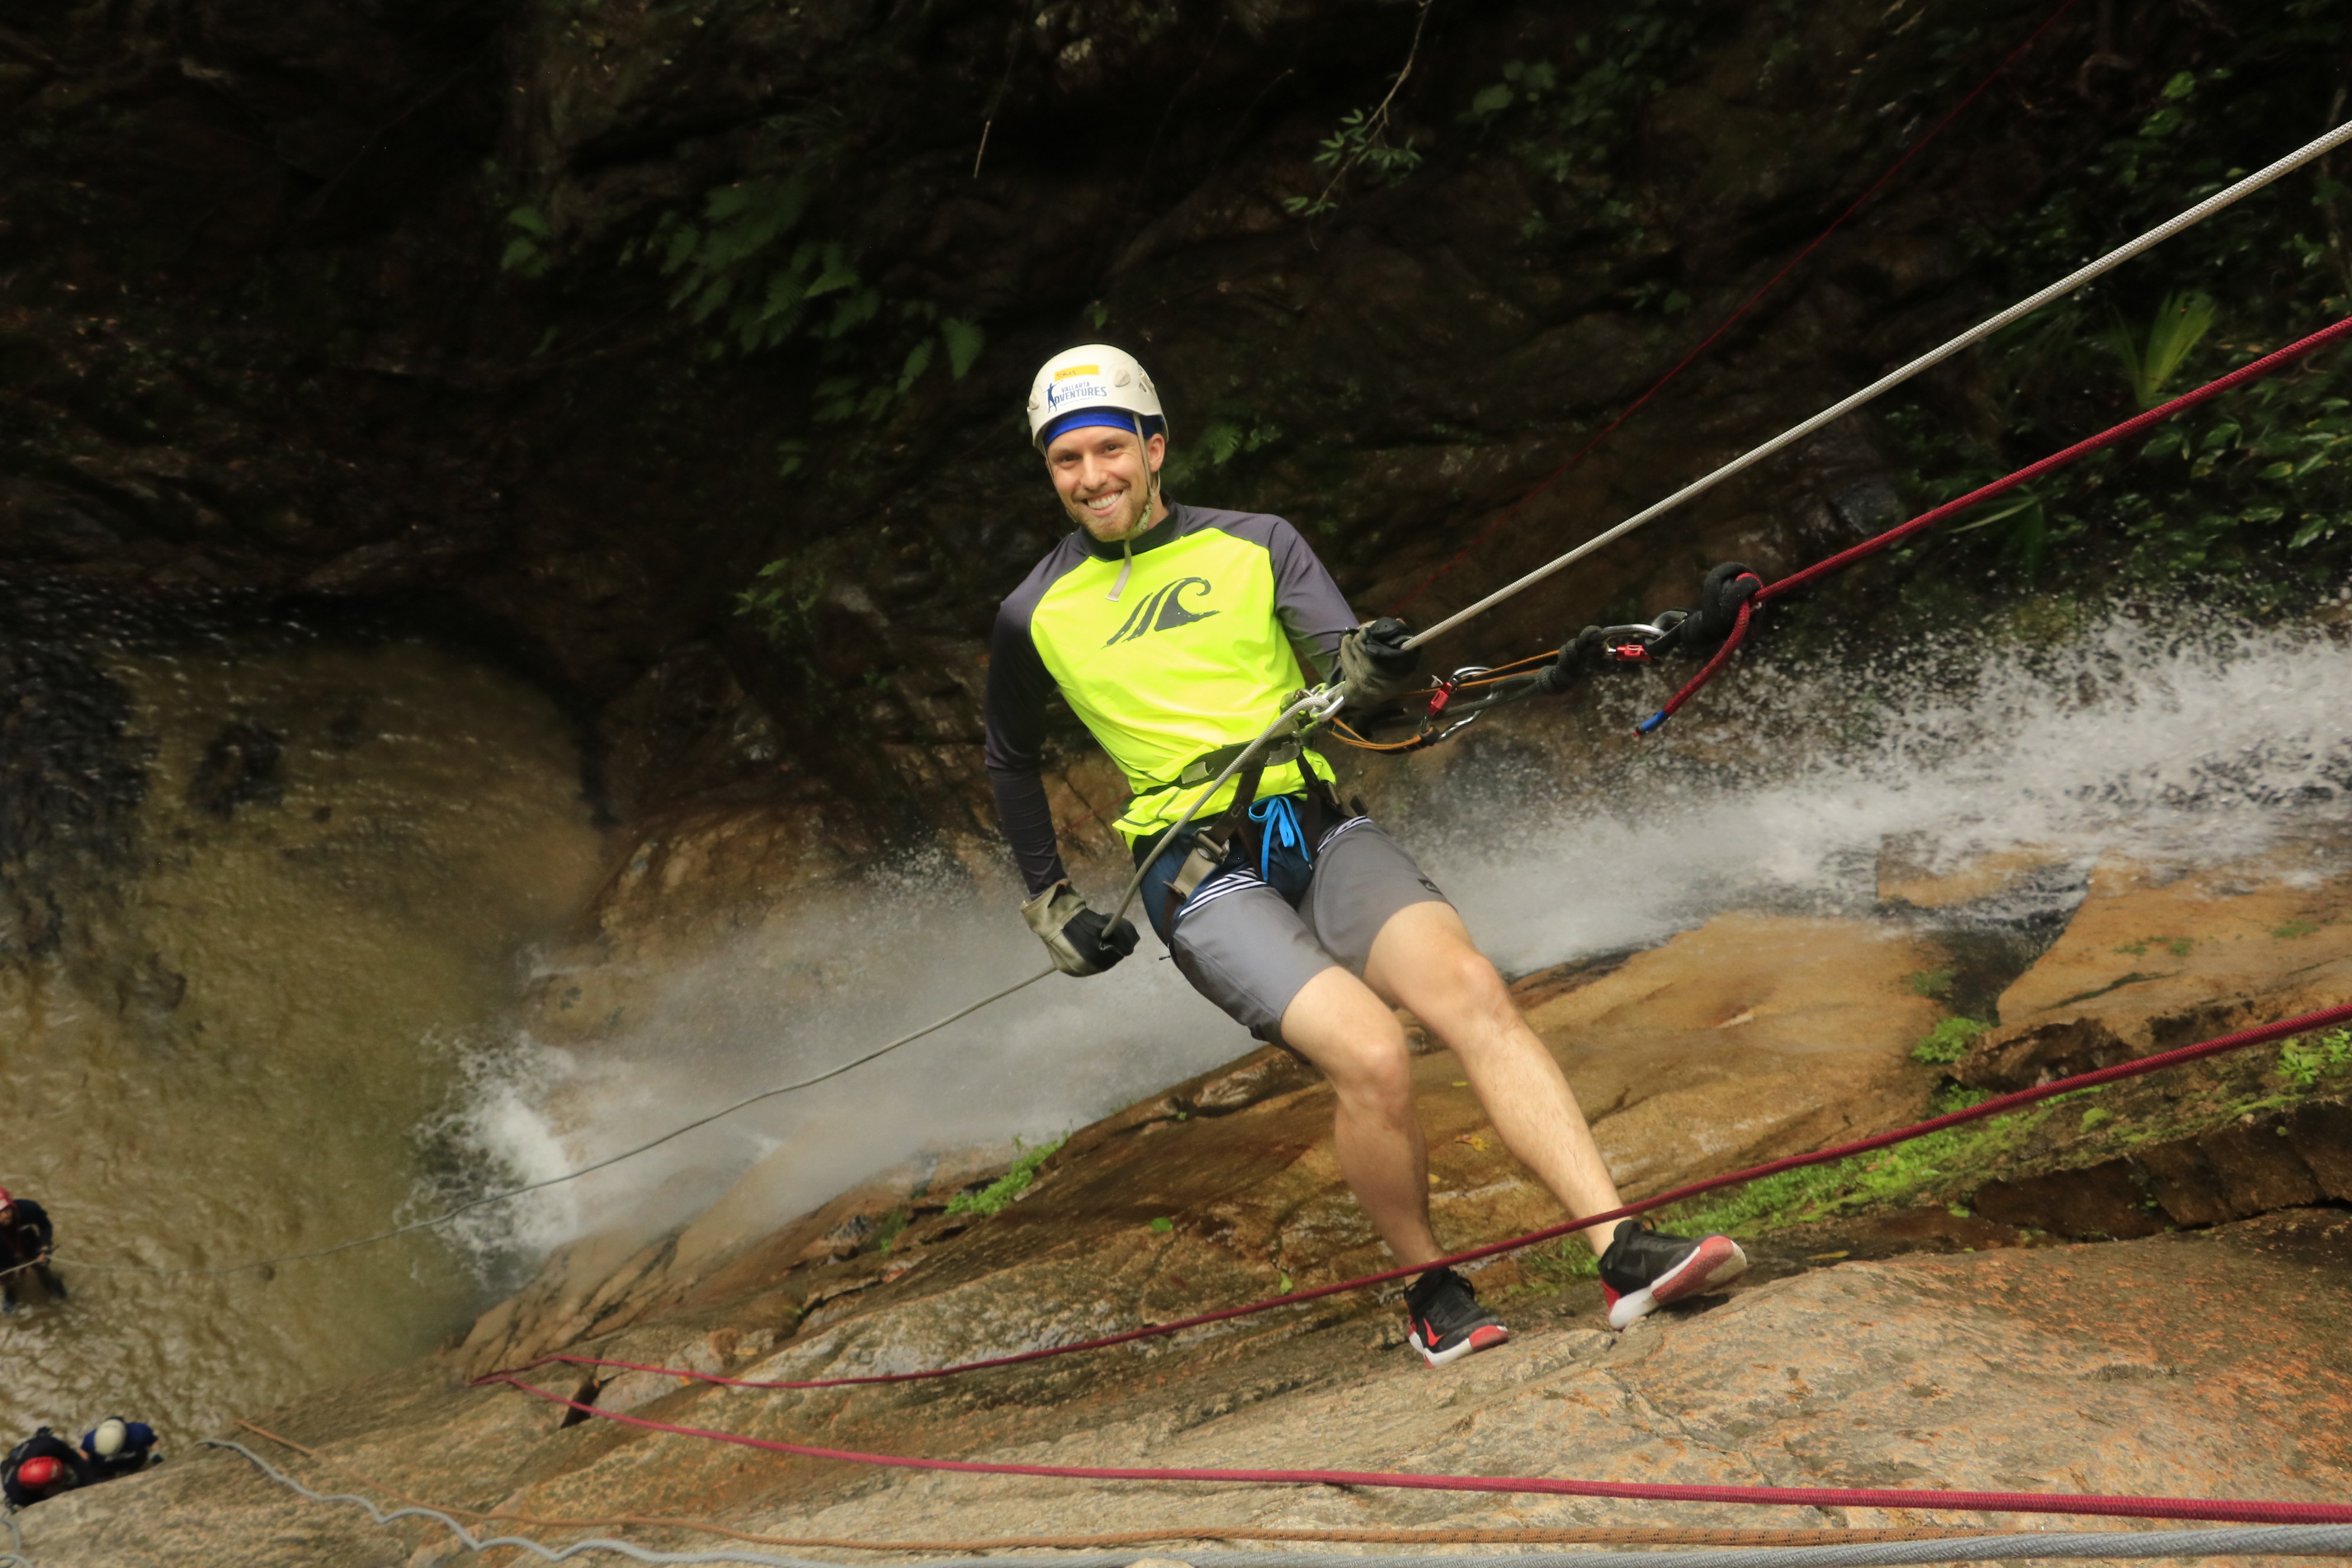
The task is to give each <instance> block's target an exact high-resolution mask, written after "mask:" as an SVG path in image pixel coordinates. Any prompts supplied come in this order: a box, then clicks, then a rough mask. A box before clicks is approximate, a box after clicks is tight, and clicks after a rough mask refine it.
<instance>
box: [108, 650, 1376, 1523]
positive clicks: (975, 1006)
mask: <svg viewBox="0 0 2352 1568" xmlns="http://www.w3.org/2000/svg"><path fill="white" fill-rule="evenodd" d="M1339 695H1340V694H1339V692H1336V691H1323V690H1318V691H1313V692H1309V693H1307V695H1306V696H1304V697H1301V698H1300V699H1299V700H1297V701H1296V702H1293V703H1292V704H1291V705H1290V706H1289V707H1287V708H1286V709H1284V710H1282V713H1281V716H1280V717H1278V718H1277V719H1276V720H1275V721H1274V722H1273V723H1271V724H1269V725H1267V726H1266V727H1265V730H1264V731H1262V732H1261V733H1260V734H1259V735H1258V737H1257V739H1256V740H1255V741H1252V742H1250V743H1249V744H1248V745H1247V746H1245V747H1244V748H1243V749H1242V753H1241V755H1239V756H1237V757H1235V758H1234V760H1233V762H1232V763H1229V764H1228V765H1227V766H1226V768H1225V771H1224V772H1223V773H1219V774H1218V775H1217V776H1216V777H1215V778H1214V779H1213V780H1211V781H1210V784H1209V787H1208V788H1207V789H1205V790H1203V791H1202V792H1201V794H1200V795H1199V796H1198V797H1197V798H1196V799H1195V800H1194V801H1193V802H1192V805H1190V806H1187V807H1186V808H1185V810H1184V814H1183V815H1182V816H1180V817H1178V818H1177V819H1176V826H1173V827H1171V828H1170V829H1169V835H1170V836H1171V837H1173V836H1174V835H1175V834H1177V833H1181V832H1182V831H1183V830H1184V828H1185V827H1186V826H1189V825H1190V824H1191V822H1192V818H1193V817H1194V816H1196V815H1198V813H1199V812H1200V809H1201V807H1202V805H1206V804H1207V803H1208V801H1209V800H1210V799H1211V798H1212V797H1213V796H1214V795H1216V793H1217V791H1218V790H1220V789H1222V788H1223V787H1224V783H1225V781H1226V780H1227V779H1229V778H1231V777H1233V776H1234V773H1238V772H1240V771H1241V769H1242V767H1243V765H1244V763H1247V762H1248V761H1249V759H1250V758H1252V757H1254V756H1255V755H1257V753H1258V752H1260V751H1262V750H1264V749H1265V745H1266V743H1267V742H1270V741H1272V740H1274V739H1275V738H1276V736H1278V735H1281V734H1283V733H1285V732H1286V731H1289V730H1291V729H1293V728H1296V727H1297V721H1298V719H1299V718H1300V716H1301V715H1302V714H1304V715H1307V718H1308V724H1309V727H1311V726H1312V725H1313V724H1316V723H1320V722H1321V721H1323V720H1325V719H1328V717H1330V715H1331V714H1332V713H1333V712H1336V711H1337V710H1338V707H1339ZM1148 868H1149V864H1148V863H1147V864H1146V865H1145V866H1139V867H1137V868H1136V871H1135V875H1134V877H1132V878H1131V879H1129V881H1128V884H1127V891H1126V892H1125V893H1123V894H1121V895H1120V896H1119V900H1118V909H1117V910H1114V911H1113V912H1112V914H1111V920H1112V921H1118V919H1119V917H1120V916H1122V915H1124V914H1126V913H1127V910H1128V906H1129V905H1130V904H1132V903H1133V902H1134V901H1135V895H1136V893H1137V892H1138V891H1139V889H1141V888H1142V886H1143V876H1144V872H1145V871H1146V870H1147V869H1148ZM1053 973H1056V971H1055V970H1054V969H1052V968H1050V967H1049V968H1045V969H1041V970H1039V971H1038V972H1037V973H1034V974H1033V975H1031V976H1029V978H1027V979H1026V980H1021V981H1016V982H1014V983H1013V984H1011V985H1008V986H1006V987H1005V988H1004V989H1003V990H1002V991H996V992H992V993H990V994H988V995H986V996H983V997H982V998H981V999H980V1000H979V1001H977V1002H974V1003H971V1005H968V1006H963V1007H959V1008H957V1009H956V1010H955V1011H954V1012H952V1013H950V1014H949V1015H948V1016H946V1017H944V1018H940V1019H936V1020H934V1021H933V1022H931V1023H929V1024H926V1025H924V1026H922V1027H921V1028H919V1029H917V1030H915V1031H914V1032H913V1033H912V1034H907V1035H901V1036H899V1037H898V1038H897V1039H895V1040H893V1041H891V1042H890V1043H889V1044H888V1045H887V1046H881V1047H876V1048H875V1049H873V1050H870V1051H868V1052H866V1054H865V1055H864V1056H862V1057H856V1058H851V1059H850V1060H848V1061H845V1062H843V1063H841V1064H840V1065H839V1066H838V1067H832V1068H826V1069H825V1070H824V1071H823V1072H821V1073H818V1074H816V1075H815V1076H814V1077H813V1078H804V1079H800V1080H799V1081H798V1082H796V1083H787V1084H782V1085H779V1086H778V1087H777V1088H774V1089H761V1091H760V1092H759V1093H757V1094H751V1095H746V1096H744V1097H743V1098H742V1099H741V1100H736V1101H735V1102H733V1103H732V1104H730V1105H723V1106H721V1107H719V1109H718V1110H714V1111H712V1112H710V1113H709V1115H707V1116H699V1117H697V1118H696V1119H695V1120H693V1121H688V1122H687V1123H685V1124H684V1125H682V1126H677V1127H673V1128H671V1129H670V1130H669V1131H667V1132H665V1133H663V1134H662V1135H661V1136H660V1137H658V1138H654V1139H649V1140H647V1141H646V1142H643V1143H640V1144H638V1145H637V1146H636V1147H635V1148H634V1149H624V1150H622V1151H621V1152H619V1153H617V1154H608V1155H606V1156H605V1157H604V1159H602V1160H598V1161H596V1162H595V1163H593V1164H587V1165H583V1166H581V1167H580V1168H579V1169H578V1170H576V1171H567V1172H565V1173H563V1174H562V1175H560V1176H549V1177H547V1178H546V1179H545V1180H543V1181H537V1182H530V1183H527V1184H524V1185H522V1186H520V1187H509V1188H508V1189H507V1190H506V1191H504V1192H497V1193H488V1194H484V1195H483V1196H481V1197H478V1198H469V1199H467V1201H466V1202H464V1203H462V1204H459V1205H457V1207H455V1208H453V1209H448V1210H446V1211H445V1212H443V1213H441V1214H437V1215H433V1216H432V1217H431V1218H429V1219H419V1220H411V1221H410V1222H409V1223H408V1224H406V1225H402V1226H394V1227H393V1228H392V1229H390V1230H380V1231H377V1232H376V1233H375V1234H374V1235H373V1236H362V1237H354V1238H353V1239H352V1240H350V1241H339V1242H337V1243H335V1244H334V1245H333V1246H331V1247H313V1248H311V1249H310V1250H309V1251H307V1252H286V1253H280V1254H278V1256H277V1257H274V1258H248V1259H247V1260H246V1261H245V1262H243V1263H230V1264H224V1265H221V1266H220V1267H217V1268H152V1267H149V1266H146V1265H142V1264H98V1263H81V1262H77V1263H76V1264H75V1265H74V1267H75V1268H80V1269H86V1270H89V1271H90V1272H93V1273H100V1274H146V1275H159V1276H165V1277H171V1278H178V1277H183V1276H189V1275H196V1276H213V1275H222V1274H241V1273H243V1272H244V1271H246V1270H247V1269H248V1268H274V1267H276V1266H277V1265H278V1264H280V1263H301V1262H306V1261H308V1260H310V1259H311V1258H331V1257H333V1256H334V1255H335V1254H336V1253H338V1252H349V1251H351V1250H352V1248H353V1247H373V1246H374V1245H375V1244H376V1243H378V1242H383V1241H391V1240H393V1239H394V1238H395V1237H403V1236H409V1235H412V1234H414V1233H415V1232H417V1231H420V1230H435V1229H438V1228H439V1227H440V1226H445V1225H447V1224H448V1223H449V1222H450V1221H451V1220H453V1219H456V1218H457V1217H459V1216H460V1215H466V1214H469V1213H471V1212H472V1211H474V1210H475V1209H478V1208H481V1207H483V1206H485V1205H489V1204H498V1203H505V1202H507V1201H508V1200H509V1199H511V1198H519V1197H521V1196H523V1195H525V1194H529V1193H536V1192H543V1191H545V1190H546V1189H547V1188H549V1187H556V1186H562V1184H564V1183H566V1182H576V1181H578V1180H579V1179H580V1178H581V1177H583V1176H585V1175H588V1174H589V1173H592V1172H595V1171H601V1170H604V1169H605V1168H606V1167H607V1166H611V1165H617V1164H619V1163H621V1162H622V1161H624V1160H633V1159H635V1158H636V1157H637V1156H638V1155H639V1154H643V1153H646V1152H648V1151H650V1150H654V1149H658V1148H660V1147H661V1146H662V1145H663V1144H665V1143H667V1142H670V1141H671V1140H672V1139H674V1138H681V1137H684V1136H685V1135H686V1134H687V1133H688V1132H692V1131H695V1130H696V1129H697V1128H701V1127H708V1126H709V1125H710V1124H711V1123H712V1122H714V1121H719V1120H720V1119H721V1118H723V1117H728V1116H732V1115H734V1114H735V1112H737V1111H739V1110H743V1109H745V1108H746V1107H748V1106H753V1105H757V1104H759V1103H760V1102H761V1100H773V1099H775V1098H776V1097H777V1096H778V1095H781V1094H795V1093H798V1092H799V1091H800V1090H802V1089H814V1088H815V1087H816V1086H817V1085H818V1084H821V1083H824V1082H825V1081H826V1080H827V1079H836V1078H839V1077H840V1076H841V1075H842V1074H844V1073H845V1072H850V1071H853V1070H855V1069H856V1068H862V1067H864V1066H865V1065H866V1063H867V1062H870V1061H873V1060H875V1059H876V1058H879V1057H886V1056H888V1055H889V1054H890V1053H891V1052H892V1051H895V1050H897V1049H898V1048H899V1047H902V1046H911V1045H913V1044H914V1043H915V1042H916V1041H917V1040H919V1039H921V1038H923V1037H925V1036H926V1035H936V1034H938V1033H939V1032H940V1030H941V1029H944V1028H946V1027H947V1026H949V1025H950V1024H953V1023H956V1022H958V1021H959V1020H961V1019H964V1018H969V1017H971V1016H972V1015H973V1014H974V1013H977V1012H979V1011H980V1010H981V1009H982V1008H983V1007H987V1006H991V1005H994V1004H995V1003H998V1002H1002V1001H1003V1000H1004V999H1005V998H1006V997H1007V996H1010V995H1012V994H1014V993H1015V992H1018V991H1025V990H1027V989H1028V988H1029V987H1030V986H1032V985H1034V984H1037V982H1039V981H1040V980H1043V979H1045V978H1046V977H1047V976H1048V975H1051V974H1053ZM713 1561H715V1560H713Z"/></svg>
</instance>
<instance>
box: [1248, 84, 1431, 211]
mask: <svg viewBox="0 0 2352 1568" xmlns="http://www.w3.org/2000/svg"><path fill="white" fill-rule="evenodd" d="M1388 134H1389V121H1388V114H1387V109H1386V105H1382V106H1381V108H1380V109H1379V110H1364V109H1351V110H1349V111H1348V112H1347V114H1346V115H1345V116H1344V117H1342V118H1341V120H1340V121H1339V130H1337V131H1335V132H1332V133H1331V134H1330V135H1329V136H1328V137H1326V138H1324V140H1323V141H1322V142H1320V143H1319V144H1318V147H1317V149H1316V153H1315V166H1316V167H1317V168H1318V169H1328V170H1329V171H1330V174H1331V177H1330V180H1329V181H1328V183H1327V184H1325V185H1324V187H1323V189H1322V190H1321V191H1320V192H1319V193H1318V194H1317V195H1312V196H1286V197H1285V198H1284V199H1283V203H1282V205H1283V209H1284V210H1285V211H1286V212H1288V213H1290V214H1291V215H1292V216H1295V217H1320V216H1323V215H1324V214H1325V213H1328V212H1330V211H1333V210H1334V209H1336V208H1337V207H1338V206H1339V201H1338V199H1337V197H1336V196H1335V195H1334V193H1335V192H1337V191H1338V190H1339V182H1340V181H1342V180H1344V179H1346V178H1347V177H1348V175H1349V174H1352V173H1354V172H1356V171H1357V170H1359V169H1361V170H1362V171H1364V172H1365V173H1366V174H1370V176H1371V179H1372V183H1373V184H1376V185H1392V184H1396V183H1397V182H1398V181H1399V180H1402V179H1403V178H1404V177H1405V176H1406V175H1407V174H1412V172H1413V171H1414V170H1415V169H1418V168H1419V167H1421V152H1420V149H1418V148H1417V147H1415V146H1414V145H1413V138H1412V135H1411V134H1410V133H1408V134H1407V135H1406V137H1405V139H1404V142H1403V143H1402V145H1393V144H1391V142H1389V140H1388Z"/></svg>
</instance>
